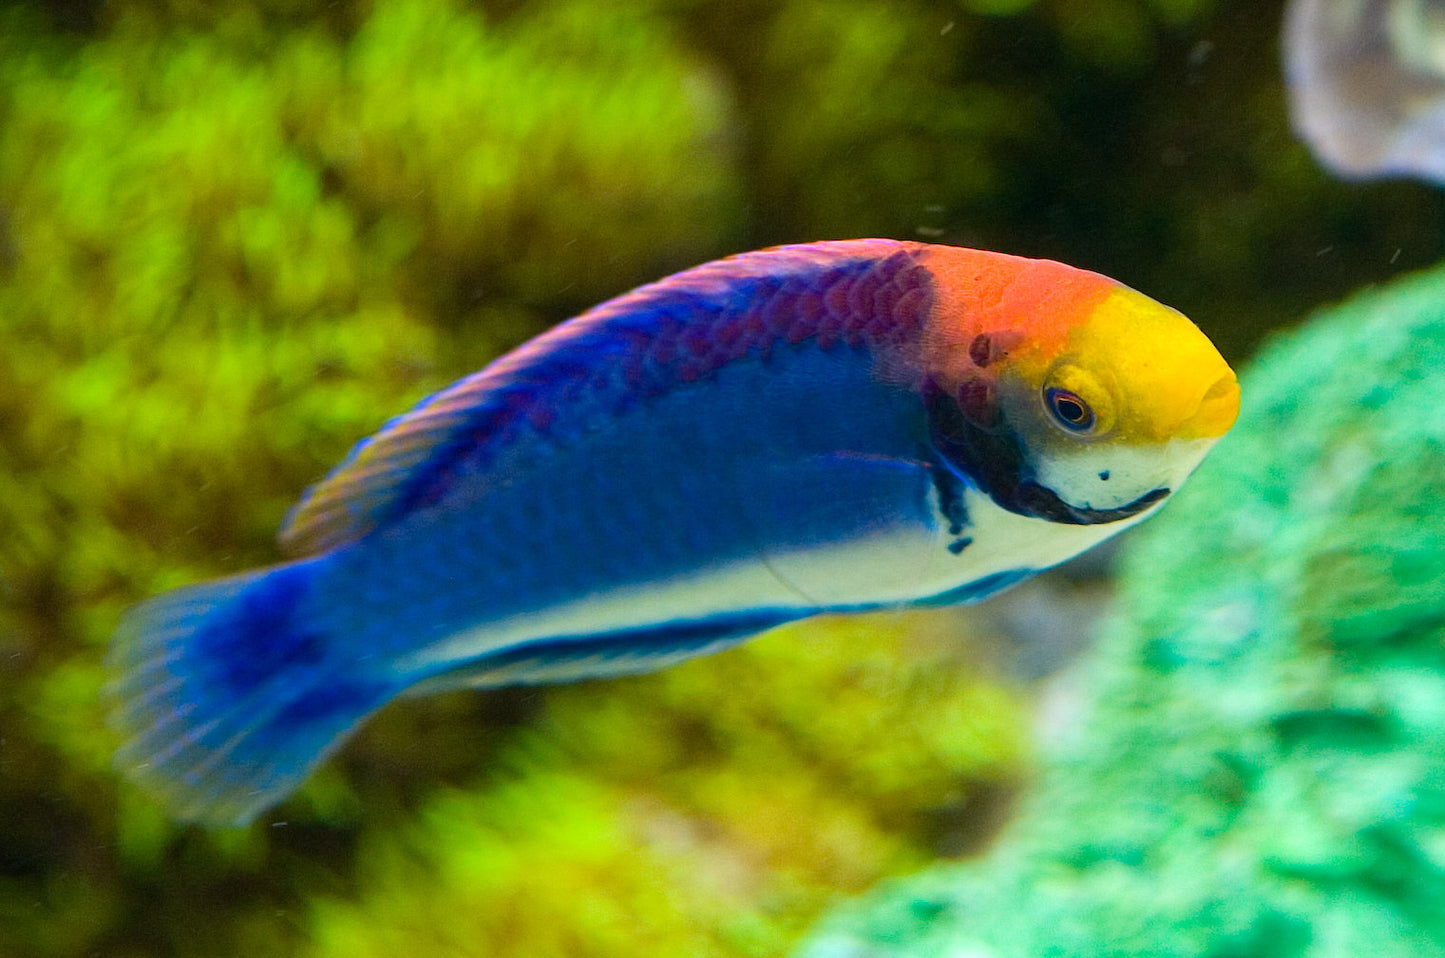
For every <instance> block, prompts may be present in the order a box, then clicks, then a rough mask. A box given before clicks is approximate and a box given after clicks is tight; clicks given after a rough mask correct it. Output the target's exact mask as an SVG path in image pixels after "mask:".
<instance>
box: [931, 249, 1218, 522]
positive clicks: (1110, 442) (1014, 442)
mask: <svg viewBox="0 0 1445 958" xmlns="http://www.w3.org/2000/svg"><path fill="white" fill-rule="evenodd" d="M1010 265H1011V266H1012V267H1013V268H1014V269H1015V272H1016V275H1015V276H1014V278H1013V279H1012V281H1011V282H1010V281H1006V282H1005V283H1004V285H1003V287H1002V288H995V289H993V290H992V291H990V292H989V293H988V294H987V295H986V296H985V297H984V299H983V301H982V302H983V304H984V305H983V307H982V308H980V307H979V305H978V304H977V303H976V304H974V308H973V309H972V310H969V309H967V308H963V309H961V310H960V311H959V313H958V314H957V315H956V316H954V317H953V318H952V319H949V318H946V317H944V318H942V321H943V322H944V323H951V327H952V330H953V332H952V335H953V336H954V338H955V339H956V340H957V343H956V344H955V345H954V346H953V347H952V348H946V349H941V350H940V349H934V350H933V356H934V363H933V369H932V373H931V375H929V376H928V377H927V379H926V386H925V398H926V401H927V406H928V411H929V421H930V431H931V433H932V439H933V443H934V446H935V449H936V450H937V451H938V452H939V453H940V455H941V456H942V457H943V459H944V460H945V461H946V462H947V463H948V464H949V465H950V466H952V467H953V468H954V469H956V470H957V471H958V472H959V474H960V475H961V476H962V477H964V478H965V479H967V480H969V481H971V482H972V483H973V484H974V485H975V486H976V487H977V488H979V489H981V490H982V491H984V492H986V493H987V494H988V495H989V496H990V497H991V498H992V499H993V500H994V501H995V502H996V503H998V504H999V505H1000V506H1003V507H1004V508H1005V509H1008V510H1010V511H1012V512H1016V513H1020V514H1023V515H1028V516H1035V517H1038V518H1043V519H1048V520H1051V521H1055V522H1063V523H1070V524H1096V523H1110V522H1121V521H1124V520H1129V519H1135V518H1137V517H1142V516H1143V515H1145V514H1147V513H1148V512H1150V511H1151V510H1152V509H1154V508H1156V507H1157V506H1158V505H1159V503H1161V502H1162V501H1163V500H1164V499H1165V498H1166V497H1167V496H1168V495H1169V494H1170V493H1172V492H1173V491H1174V490H1177V489H1178V488H1179V487H1180V486H1181V485H1182V484H1183V482H1184V480H1185V479H1187V478H1188V476H1189V475H1190V473H1192V472H1193V471H1194V469H1195V468H1196V467H1197V466H1198V465H1199V463H1200V461H1201V460H1202V459H1203V458H1204V456H1205V454H1206V453H1207V452H1208V451H1209V449H1210V448H1211V447H1212V446H1213V445H1214V444H1215V443H1216V442H1218V441H1219V439H1220V438H1221V437H1222V436H1223V435H1224V434H1225V433H1226V432H1227V431H1228V430H1229V428H1230V427H1231V426H1232V425H1233V424H1234V421H1235V418H1236V417H1237V416H1238V413H1239V385H1238V382H1237V380H1236V378H1235V375H1234V372H1233V370H1231V369H1230V368H1229V365H1228V364H1227V363H1226V362H1225V361H1224V358H1223V357H1222V356H1220V354H1219V352H1218V350H1216V349H1215V347H1214V345H1213V344H1212V343H1211V342H1210V341H1209V339H1208V338H1207V337H1206V336H1205V335H1204V334H1203V333H1202V332H1200V330H1199V329H1198V328H1197V327H1196V326H1195V325H1194V324H1193V323H1192V322H1190V321H1189V320H1188V319H1187V318H1185V317H1184V316H1183V315H1182V314H1180V313H1179V312H1177V311H1175V310H1173V309H1171V308H1169V307H1167V306H1164V305H1162V304H1160V303H1158V302H1155V301H1154V300H1152V299H1150V298H1149V297H1147V296H1144V295H1143V294H1141V293H1138V292H1136V291H1134V290H1132V289H1130V288H1128V287H1126V286H1123V285H1121V284H1119V283H1116V282H1114V281H1113V280H1110V279H1108V278H1106V277H1103V276H1099V275H1098V274H1094V273H1087V272H1085V271H1081V270H1075V269H1073V268H1071V267H1066V266H1062V265H1061V264H1058V263H1050V262H1047V261H1035V260H1015V261H1014V262H1013V263H1012V264H1010ZM1010 286H1019V287H1021V288H1019V289H1013V290H1010V289H1009V287H1010ZM954 305H955V306H956V307H958V306H962V305H963V304H959V303H955V304H954ZM1001 306H1002V307H1004V308H1002V309H1000V308H999V307H1001ZM980 317H983V318H984V322H985V325H986V327H987V328H986V329H982V330H980V329H979V327H978V320H979V318H980ZM970 318H972V320H973V321H972V322H970ZM944 335H945V336H946V335H948V334H946V333H945V334H944ZM964 343H966V344H967V346H966V348H964Z"/></svg>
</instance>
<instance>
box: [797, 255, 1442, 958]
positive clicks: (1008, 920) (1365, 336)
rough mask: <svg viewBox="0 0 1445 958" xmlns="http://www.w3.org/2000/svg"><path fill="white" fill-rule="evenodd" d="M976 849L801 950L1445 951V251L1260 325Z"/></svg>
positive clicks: (852, 957) (840, 957) (900, 887)
mask: <svg viewBox="0 0 1445 958" xmlns="http://www.w3.org/2000/svg"><path fill="white" fill-rule="evenodd" d="M1242 388H1243V391H1244V395H1245V397H1246V402H1245V412H1244V414H1243V416H1242V418H1241V421H1240V423H1239V425H1238V426H1237V427H1236V429H1235V431H1234V433H1233V434H1232V435H1231V436H1230V437H1229V438H1228V439H1227V440H1226V441H1225V442H1224V443H1222V444H1221V446H1220V448H1219V449H1218V450H1217V453H1216V454H1215V456H1214V457H1213V458H1212V459H1211V461H1210V462H1209V463H1208V464H1207V466H1206V468H1204V469H1203V470H1201V472H1200V474H1199V475H1198V476H1197V477H1196V478H1195V479H1194V480H1193V483H1192V484H1191V486H1190V488H1189V489H1188V490H1186V491H1185V492H1184V493H1183V494H1181V496H1180V499H1179V501H1178V502H1177V503H1175V504H1173V505H1172V506H1171V507H1170V510H1169V512H1168V514H1167V515H1166V516H1165V517H1162V518H1161V519H1160V520H1159V521H1158V522H1157V523H1154V524H1153V525H1151V526H1150V527H1149V528H1148V530H1147V531H1146V532H1145V533H1143V535H1142V536H1141V537H1140V539H1139V540H1138V541H1136V542H1135V543H1134V546H1133V548H1132V550H1131V551H1130V552H1129V554H1128V557H1127V562H1126V568H1125V571H1124V573H1123V577H1122V611H1121V616H1120V618H1119V620H1118V621H1117V622H1116V623H1115V624H1114V627H1113V629H1112V631H1111V633H1110V634H1109V636H1108V638H1107V640H1106V641H1105V642H1104V644H1103V647H1102V648H1101V649H1100V650H1099V653H1098V658H1097V661H1096V662H1095V663H1094V665H1093V667H1092V668H1091V669H1090V670H1089V679H1090V702H1091V703H1092V705H1091V707H1090V708H1089V709H1088V710H1087V713H1086V717H1085V718H1084V719H1083V720H1082V721H1083V724H1084V726H1085V727H1084V728H1083V729H1082V730H1080V731H1078V733H1077V735H1076V736H1075V737H1074V738H1073V739H1072V740H1071V741H1069V742H1067V743H1066V744H1064V745H1063V746H1062V747H1061V755H1060V756H1059V757H1058V758H1057V760H1056V761H1055V763H1054V764H1053V767H1052V769H1051V770H1050V771H1049V772H1048V773H1047V774H1046V776H1045V779H1044V782H1043V784H1042V785H1041V787H1040V789H1039V791H1038V793H1037V794H1036V795H1035V796H1034V797H1033V798H1032V799H1031V800H1030V802H1029V805H1028V809H1027V810H1026V811H1025V813H1024V814H1023V817H1022V818H1021V819H1020V821H1019V822H1018V823H1017V825H1016V827H1015V829H1014V831H1013V832H1012V833H1011V834H1010V835H1009V836H1008V837H1007V838H1006V840H1005V841H1004V842H1003V843H1001V845H1000V847H999V848H998V849H997V852H996V854H994V855H993V856H991V857H989V858H988V859H985V860H983V861H981V862H977V863H973V864H970V865H967V866H962V867H958V868H956V869H951V870H950V869H942V870H938V871H935V872H933V873H930V874H929V875H927V876H925V877H923V878H920V879H917V880H910V881H906V882H899V883H897V884H895V885H893V886H891V887H889V888H887V889H885V890H884V891H882V892H880V893H879V894H878V896H877V897H876V898H875V899H873V900H871V901H869V902H865V904H863V905H862V906H860V907H859V908H858V909H856V910H855V911H853V912H851V913H847V914H843V915H840V916H838V917H837V918H835V919H834V920H833V921H832V922H831V924H829V925H828V926H827V927H826V928H825V929H824V930H822V931H820V932H819V934H818V935H817V937H816V938H815V939H814V940H812V941H811V942H810V943H809V944H808V945H807V946H806V947H804V948H803V949H802V950H801V952H800V954H801V955H805V956H807V958H863V956H868V958H885V956H892V955H900V956H901V955H908V956H916V958H927V956H932V955H937V956H943V955H958V954H968V955H979V956H998V958H1005V956H1025V955H1029V956H1035V955H1041V954H1050V955H1059V956H1073V955H1078V956H1086V955H1088V956H1098V955H1120V956H1122V955H1151V956H1157V955H1180V956H1184V955H1216V956H1226V955H1254V956H1300V958H1319V956H1326V955H1350V954H1369V955H1374V956H1406V955H1408V956H1413V958H1420V956H1426V955H1440V954H1445V913H1442V912H1441V910H1440V908H1439V902H1440V901H1441V895H1442V894H1445V859H1442V858H1441V855H1440V849H1441V847H1442V842H1445V758H1442V756H1445V670H1442V665H1445V653H1442V649H1445V405H1442V403H1441V402H1440V394H1441V390H1442V388H1445V271H1436V272H1434V273H1431V274H1427V275H1423V276H1419V277H1415V278H1412V279H1410V280H1407V281H1401V282H1399V283H1397V284H1395V285H1393V286H1392V287H1390V288H1387V289H1384V290H1380V291H1377V292H1373V293H1370V294H1368V295H1365V296H1361V297H1359V298H1357V299H1355V300H1352V301H1351V302H1349V303H1347V304H1345V305H1343V306H1340V307H1338V308H1337V309H1335V310H1333V311H1332V312H1331V313H1330V314H1328V315H1326V316H1322V317H1320V318H1319V319H1318V320H1316V321H1315V323H1313V324H1312V325H1311V326H1310V327H1308V328H1307V329H1304V330H1302V331H1300V332H1299V333H1297V334H1295V335H1292V336H1290V337H1288V338H1286V339H1282V340H1280V341H1279V342H1276V343H1275V344H1273V345H1272V346H1271V347H1270V348H1268V349H1267V350H1265V352H1264V353H1263V355H1261V356H1260V357H1259V359H1258V361H1257V362H1256V363H1255V364H1254V366H1253V368H1252V369H1250V370H1249V372H1248V373H1247V374H1246V375H1245V376H1244V377H1243V380H1242Z"/></svg>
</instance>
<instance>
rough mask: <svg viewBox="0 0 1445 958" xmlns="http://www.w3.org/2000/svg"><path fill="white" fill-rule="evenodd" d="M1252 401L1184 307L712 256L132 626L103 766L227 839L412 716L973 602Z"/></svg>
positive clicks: (317, 502) (1060, 286)
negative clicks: (847, 617)
mask: <svg viewBox="0 0 1445 958" xmlns="http://www.w3.org/2000/svg"><path fill="white" fill-rule="evenodd" d="M1238 405H1239V389H1238V386H1237V384H1236V382H1235V378H1234V374H1233V372H1232V371H1231V370H1230V368H1229V367H1228V365H1226V363H1225V362H1224V360H1223V359H1222V358H1221V357H1220V355H1219V354H1218V352H1216V351H1215V349H1214V347H1213V346H1212V345H1211V344H1210V342H1209V340H1208V339H1207V338H1206V337H1205V336H1204V335H1203V334H1202V333H1200V331H1199V330H1198V329H1197V328H1195V326H1194V325H1193V324H1192V323H1190V322H1189V320H1187V319H1185V318H1184V317H1183V316H1182V315H1180V314H1179V313H1177V312H1175V311H1174V310H1172V309H1169V308H1167V307H1165V306H1161V305H1160V304H1158V303H1156V302H1154V301H1153V300H1151V299H1148V298H1147V297H1145V296H1143V295H1141V294H1139V293H1137V292H1134V291H1133V290H1131V289H1129V288H1127V287H1125V286H1122V285H1120V284H1118V283H1116V282H1114V281H1112V280H1110V279H1107V278H1105V277H1103V276H1100V275H1098V274H1095V273H1090V272H1085V271H1082V270H1078V269H1074V268H1071V267H1068V266H1065V265H1062V264H1059V263H1055V262H1049V261H1043V260H1029V259H1022V258H1018V257H1014V256H1006V255H1001V254H997V253H987V252H978V251H973V250H967V249H956V248H951V247H944V246H930V245H925V244H921V243H906V242H894V241H891V240H856V241H841V242H825V243H815V244H809V245H799V246H785V247H779V248H775V249H768V250H762V251H759V252H753V253H745V254H742V255H739V256H734V257H731V258H729V259H723V260H719V261H717V262H712V263H707V264H705V265H702V266H698V267H695V268H693V269H689V270H686V271H684V272H681V273H678V274H676V275H674V276H671V277H668V278H666V279H664V280H661V281H660V282H657V283H654V284H652V285H648V286H643V287H641V288H639V289H637V290H634V291H633V292H630V293H627V294H625V295H623V296H620V297H618V298H616V299H613V300H611V301H609V302H607V303H604V304H602V305H601V306H598V307H596V308H594V309H592V310H590V311H589V312H586V313H584V314H583V315H581V316H579V317H577V318H575V319H572V320H570V321H568V322H565V323H562V324H561V325H559V326H557V327H556V328H554V329H552V330H551V331H549V332H547V333H545V334H543V335H541V336H539V337H537V338H536V339H534V340H532V341H531V342H529V343H527V344H525V345H523V346H522V347H520V348H519V349H517V350H516V351H514V352H512V353H510V354H508V355H506V356H503V357H502V358H500V359H498V360H497V361H496V362H494V363H492V364H491V365H490V366H488V367H486V368H485V369H483V370H481V371H480V372H478V373H476V374H474V375H472V376H469V377H467V378H465V379H463V380H461V381H459V382H457V383H456V384H454V385H452V386H451V387H449V388H447V389H445V390H443V391H441V392H439V393H437V394H436V395H434V396H432V397H431V398H429V399H427V400H425V401H423V402H422V403H421V404H420V405H418V406H417V407H416V408H415V409H413V410H411V411H410V412H408V413H406V414H404V415H402V416H400V417H399V418H396V419H394V420H392V421H391V422H389V423H388V424H386V426H385V427H383V428H382V430H381V431H380V432H379V433H377V434H376V435H375V436H373V437H372V438H370V439H368V440H365V441H364V442H362V443H360V444H359V445H358V446H357V447H356V448H355V449H354V450H353V451H352V453H351V454H350V456H349V457H348V458H347V459H346V460H345V461H344V462H342V463H341V464H340V465H339V466H337V467H336V469H335V470H334V471H333V472H332V473H331V474H330V475H328V476H327V477H326V478H324V479H323V480H322V481H321V482H320V483H318V484H317V485H316V486H314V487H313V488H311V489H310V490H309V491H308V492H307V493H306V495H305V497H304V498H303V499H302V500H301V502H300V503H299V505H297V506H296V507H295V509H294V510H293V511H292V513H291V514H290V516H289V517H288V518H287V521H286V523H285V526H284V527H283V528H282V530H281V533H280V539H281V544H282V546H283V547H284V549H285V550H286V551H287V552H289V553H290V554H291V555H292V556H294V558H293V560H292V561H290V562H287V563H284V564H281V565H276V566H273V567H270V568H266V569H261V570H259V571H253V572H248V573H243V574H241V575H237V576H234V577H232V578H228V579H223V580H220V581H216V582H210V583H203V584H200V585H193V586H189V587H185V588H181V589H178V590H176V591H174V592H170V593H168V594H164V595H162V596H160V597H158V598H155V599H153V600H151V601H149V602H147V603H145V604H143V605H141V606H139V607H138V608H136V609H134V610H132V611H131V612H130V613H129V614H128V615H127V617H126V618H125V619H124V620H123V622H122V624H121V626H120V628H119V631H118V634H117V636H116V640H115V643H114V646H113V651H112V655H111V661H112V665H113V668H114V670H115V672H116V676H117V677H116V679H115V680H114V682H113V685H112V693H113V701H114V709H113V714H114V723H115V725H116V726H117V727H118V728H119V730H120V731H121V732H122V734H123V735H124V736H125V737H126V739H127V742H126V744H125V745H124V746H123V748H122V749H121V751H120V753H119V757H118V762H119V765H120V766H121V767H122V768H123V769H124V770H125V771H126V772H128V773H129V774H130V776H131V777H132V778H134V779H135V780H136V781H138V782H139V783H140V784H141V785H143V786H145V787H146V788H148V789H150V790H151V791H153V792H154V793H155V794H156V795H157V796H158V797H159V798H160V799H162V800H163V801H164V802H165V803H166V804H167V805H168V806H169V808H170V809H171V810H172V811H173V813H174V814H175V815H177V816H179V817H182V818H187V819H197V820H202V821H206V822H210V823H231V824H242V823H245V822H247V821H249V820H250V819H252V818H253V817H254V816H256V815H257V814H258V813H260V812H261V811H263V810H264V809H266V808H267V807H268V806H270V805H272V804H274V803H275V802H277V801H279V800H280V799H282V798H283V797H285V796H286V795H287V794H288V793H289V792H291V791H292V790H293V789H295V788H296V787H297V785H298V784H299V783H300V782H301V781H302V780H303V779H304V778H305V777H306V775H307V774H308V773H309V771H310V770H311V769H312V768H314V767H315V766H316V765H317V764H318V763H319V762H321V761H322V760H323V759H324V758H325V757H326V756H327V755H329V754H330V753H331V752H332V751H334V750H335V749H336V748H337V747H338V746H339V744H340V743H341V742H342V741H343V740H344V738H345V737H346V735H347V734H348V733H349V732H350V731H351V730H353V729H354V728H355V727H356V726H357V724H358V723H360V722H361V721H362V720H363V719H364V718H365V717H367V716H368V715H369V714H371V713H372V712H374V711H375V710H377V709H379V708H380V707H381V706H382V705H384V704H386V703H387V702H388V701H390V700H391V699H393V698H395V697H397V696H399V695H403V694H406V695H421V694H426V693H430V692H437V691H441V690H445V689H455V688H459V687H475V688H490V687H496V686H503V685H512V684H532V683H550V682H565V681H570V680H574V679H582V678H590V677H596V676H614V675H622V674H627V673H636V672H644V671H649V670H652V669H658V668H661V667H663V666H666V665H669V664H672V663H674V662H678V661H680V660H683V659H686V658H689V657H692V656H696V655H702V654H706V653H709V652H714V651H717V650H719V649H722V648H725V647H727V646H730V645H733V644H735V643H737V642H740V641H742V640H744V639H746V638H748V637H749V636H752V635H755V634H757V633H759V632H762V631H764V630H766V629H769V628H771V627H773V626H776V625H779V624H781V623H784V622H788V621H791V620H796V619H801V618H804V617H807V616H812V615H817V614H818V613H822V612H838V611H848V610H863V609H875V608H880V607H895V606H906V605H917V604H936V603H959V602H973V601H976V600H979V599H982V598H984V597H986V596H989V595H992V594H993V593H995V592H998V591H999V590H1001V589H1004V588H1006V587H1007V586H1009V585H1012V584H1013V583H1016V582H1018V581H1020V580H1022V579H1025V578H1027V577H1028V576H1031V575H1033V574H1034V573H1036V572H1038V571H1040V570H1041V569H1045V568H1047V567H1049V566H1052V565H1055V564H1057V563H1059V562H1061V561H1063V560H1065V559H1067V558H1069V557H1070V556H1073V555H1075V554H1076V553H1078V552H1080V551H1082V550H1084V549H1086V548H1088V547H1089V546H1091V545H1093V544H1095V543H1097V542H1099V541H1100V540H1102V539H1105V538H1107V537H1108V536H1111V535H1113V534H1114V533H1116V532H1119V531H1120V530H1122V529H1124V528H1127V527H1128V526H1130V525H1133V524H1134V523H1136V522H1138V521H1140V520H1141V519H1143V518H1144V517H1146V516H1148V515H1150V514H1151V513H1153V512H1154V511H1156V510H1157V509H1158V508H1159V506H1160V504H1161V503H1162V502H1163V500H1164V499H1165V498H1166V497H1167V496H1168V495H1169V494H1170V493H1171V492H1173V491H1174V490H1176V489H1178V488H1179V486H1180V484H1181V483H1183V482H1184V480H1185V478H1186V477H1187V476H1188V475H1189V474H1190V472H1191V471H1192V470H1193V469H1194V468H1195V466H1196V465H1198V463H1199V461H1200V460H1201V458H1202V457H1203V456H1204V455H1205V453H1206V452H1207V451H1208V449H1209V448H1210V446H1212V445H1213V444H1214V443H1215V441H1216V440H1218V439H1219V438H1220V436H1222V435H1223V434H1224V433H1225V432H1226V430H1228V429H1229V427H1230V426H1231V424H1232V423H1233V422H1234V418H1235V415H1236V413H1237V411H1238Z"/></svg>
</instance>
